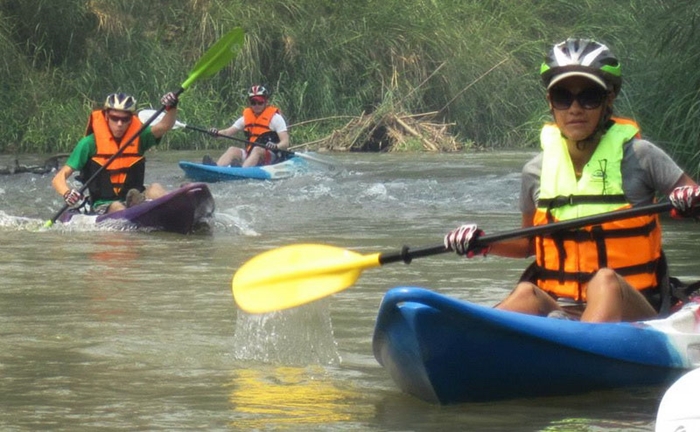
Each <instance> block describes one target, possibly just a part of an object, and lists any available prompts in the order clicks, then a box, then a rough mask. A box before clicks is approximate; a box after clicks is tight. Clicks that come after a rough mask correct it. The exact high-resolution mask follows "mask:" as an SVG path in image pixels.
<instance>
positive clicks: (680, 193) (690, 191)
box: [668, 186, 700, 218]
mask: <svg viewBox="0 0 700 432" xmlns="http://www.w3.org/2000/svg"><path fill="white" fill-rule="evenodd" d="M668 199H669V201H671V205H672V206H673V209H671V216H672V217H674V218H684V217H698V216H700V186H681V187H677V188H675V189H674V190H673V191H672V192H671V194H670V195H669V196H668Z"/></svg>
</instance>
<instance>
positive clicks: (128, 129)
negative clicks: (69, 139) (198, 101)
mask: <svg viewBox="0 0 700 432" xmlns="http://www.w3.org/2000/svg"><path fill="white" fill-rule="evenodd" d="M177 102H178V98H177V95H176V94H175V93H172V92H171V93H168V94H166V95H165V96H163V98H162V99H161V103H162V104H163V105H165V107H166V109H167V113H166V114H165V116H164V117H163V120H162V121H160V122H158V123H156V124H155V125H153V126H151V127H148V128H146V129H145V130H144V131H143V132H141V134H140V135H139V136H138V137H137V138H135V139H133V140H131V142H130V143H129V147H128V148H127V149H125V150H124V151H122V153H121V154H120V155H119V156H118V157H116V158H115V159H114V160H112V161H111V162H110V163H109V164H108V165H106V164H107V161H108V160H109V159H110V158H111V157H112V156H114V154H115V153H116V152H117V150H119V148H120V146H122V145H125V144H126V141H125V142H124V143H122V141H124V140H125V139H126V140H130V139H131V137H133V136H134V134H135V133H136V132H138V131H139V130H140V128H141V126H142V124H141V122H140V121H139V118H138V116H136V115H134V114H135V113H136V99H134V97H133V96H129V95H127V94H124V93H113V94H110V95H108V96H107V99H106V100H105V103H104V106H103V107H102V109H98V110H95V111H93V112H92V114H91V115H90V119H89V120H88V127H87V131H86V136H85V137H84V138H83V139H81V140H80V141H79V142H78V144H77V145H76V146H75V148H74V149H73V152H72V153H71V155H70V156H69V157H68V160H66V164H65V165H64V166H63V168H61V169H60V170H59V171H58V172H57V173H56V175H55V176H54V178H53V181H52V185H53V188H54V189H55V190H56V192H58V193H59V194H60V195H61V196H62V197H63V199H64V200H65V202H66V204H68V206H70V207H72V208H75V207H80V206H82V203H83V202H84V197H83V196H82V194H81V193H80V192H79V191H78V190H76V189H72V188H70V187H69V186H68V183H67V181H68V178H70V176H71V175H72V174H73V172H75V171H78V170H79V171H81V177H82V179H83V181H87V180H88V179H90V178H92V176H93V174H95V173H97V172H98V170H99V173H98V174H97V177H96V178H95V179H94V180H93V181H92V182H90V184H89V185H88V190H89V191H90V204H91V211H90V212H91V213H95V214H105V213H112V212H115V211H119V210H124V209H125V208H126V207H131V206H132V205H136V204H139V203H140V202H143V201H144V200H145V199H155V198H159V197H161V196H163V195H165V193H166V191H165V189H163V187H162V186H161V185H159V184H157V183H154V184H151V185H149V186H148V187H146V186H145V185H144V172H145V165H146V160H145V159H144V157H143V154H144V152H145V151H146V150H148V149H149V148H151V147H153V146H154V145H156V144H158V142H159V141H160V138H161V137H162V136H163V135H165V133H166V132H167V131H169V130H170V129H171V128H172V127H173V125H174V124H175V120H176V118H177ZM102 167H104V168H102Z"/></svg>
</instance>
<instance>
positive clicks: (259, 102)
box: [248, 100, 266, 105]
mask: <svg viewBox="0 0 700 432" xmlns="http://www.w3.org/2000/svg"><path fill="white" fill-rule="evenodd" d="M248 102H249V103H250V104H251V105H265V102H266V101H262V102H261V101H254V100H250V101H248Z"/></svg>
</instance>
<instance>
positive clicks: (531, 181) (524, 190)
mask: <svg viewBox="0 0 700 432" xmlns="http://www.w3.org/2000/svg"><path fill="white" fill-rule="evenodd" d="M541 172H542V153H539V154H538V155H537V156H535V157H534V158H532V159H530V161H528V162H527V163H526V164H525V166H523V170H522V174H521V181H520V202H519V207H520V211H521V212H522V213H523V214H534V213H535V210H536V209H537V204H536V203H537V198H538V197H539V195H540V174H541Z"/></svg>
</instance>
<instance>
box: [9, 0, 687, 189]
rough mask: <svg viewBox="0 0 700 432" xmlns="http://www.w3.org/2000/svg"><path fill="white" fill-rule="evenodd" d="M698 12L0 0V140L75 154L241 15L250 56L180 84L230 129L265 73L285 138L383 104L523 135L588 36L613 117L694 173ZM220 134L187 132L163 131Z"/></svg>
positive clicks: (617, 6)
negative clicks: (561, 47)
mask: <svg viewBox="0 0 700 432" xmlns="http://www.w3.org/2000/svg"><path fill="white" fill-rule="evenodd" d="M699 19H700V3H698V2H697V1H695V0H626V1H621V0H580V1H578V2H571V1H563V0H561V1H560V0H546V1H542V0H523V1H512V0H440V1H437V0H402V1H395V0H353V1H332V0H261V1H256V2H246V1H243V0H204V1H202V0H168V1H164V0H154V1H150V2H140V1H136V0H64V1H60V2H57V1H55V0H0V58H1V59H2V60H0V77H2V80H0V86H1V89H2V91H1V92H0V102H2V107H3V108H2V110H0V152H1V153H21V152H33V153H56V152H65V151H69V150H70V149H71V148H72V147H73V145H74V144H75V142H76V141H77V140H78V138H79V137H80V136H81V135H82V132H83V128H84V122H85V121H86V119H87V115H88V112H89V111H90V109H91V108H93V107H95V106H96V105H99V104H101V103H102V100H103V98H104V97H105V96H106V95H107V94H108V93H110V92H114V91H124V92H129V93H132V94H134V95H135V96H136V97H137V99H138V100H139V101H140V105H141V106H142V107H144V108H145V107H148V106H151V105H156V104H158V101H159V98H160V96H161V95H162V94H163V93H165V92H167V91H169V90H176V89H177V88H178V87H179V85H180V84H181V83H182V81H183V80H184V79H185V78H186V77H187V74H188V72H189V69H190V68H191V67H192V66H193V65H194V63H195V62H196V60H197V59H198V58H199V56H200V55H201V54H202V53H203V52H204V51H205V50H206V49H207V48H208V47H209V46H211V45H212V44H213V43H214V42H215V41H216V40H217V39H218V37H220V36H221V35H223V34H224V33H225V32H226V31H228V30H229V29H230V28H232V27H234V26H241V27H243V28H244V29H245V30H246V43H245V46H244V49H243V51H242V52H241V53H240V55H239V56H238V58H237V59H236V61H235V63H234V64H232V65H230V66H228V67H227V68H225V69H224V70H223V71H222V72H221V73H219V74H218V75H217V76H215V77H213V78H212V79H210V80H207V81H203V82H198V83H197V84H196V85H194V86H192V88H190V89H188V91H187V92H186V93H184V94H183V96H182V104H181V116H180V117H181V119H182V120H183V121H185V122H187V123H191V124H196V125H201V126H217V127H223V126H226V125H228V124H230V122H231V121H232V119H233V118H234V117H235V116H237V115H238V114H239V113H240V110H241V108H242V106H243V104H244V102H245V98H244V92H245V89H246V88H247V87H249V86H250V85H251V84H252V83H258V82H261V83H265V84H267V85H268V86H269V87H270V88H271V89H273V91H274V99H273V100H274V103H275V104H276V105H278V106H280V107H281V108H282V110H283V112H284V114H285V116H286V117H287V118H288V120H289V122H290V124H292V125H294V124H299V126H297V127H293V129H292V132H293V140H294V142H295V143H301V142H308V141H314V140H318V139H319V138H321V137H324V136H326V135H328V134H330V133H331V132H332V131H333V130H335V129H338V128H341V127H343V126H344V125H345V124H346V123H347V122H348V117H347V116H351V117H358V116H360V115H362V114H363V113H365V114H368V113H373V112H375V111H378V110H381V111H389V112H396V113H413V114H421V113H427V112H437V114H436V116H437V119H438V120H439V121H442V122H444V123H449V124H454V126H452V127H451V129H450V132H451V133H453V134H454V135H455V136H456V137H457V139H458V140H459V141H462V142H465V143H467V142H469V143H475V144H476V145H477V146H478V147H479V148H522V147H533V146H535V145H536V143H537V135H538V131H539V127H540V125H541V123H542V122H543V121H545V120H547V119H548V118H549V115H548V113H547V108H546V105H545V103H544V98H543V95H544V91H543V89H542V87H541V85H540V82H539V77H538V75H537V73H538V70H539V65H540V63H541V61H542V58H543V55H544V53H545V51H546V50H547V48H548V47H549V46H550V45H551V44H552V43H553V42H557V41H559V40H563V39H565V38H566V37H568V36H588V37H593V38H595V39H598V40H601V41H603V42H606V43H608V44H609V45H610V46H611V48H612V49H613V51H614V52H615V53H616V54H617V55H618V56H619V57H620V58H621V59H622V61H623V68H624V75H625V84H624V86H623V93H622V95H621V97H620V98H619V99H618V104H617V111H618V114H621V115H626V116H630V117H634V118H635V119H636V120H637V121H639V122H640V124H641V125H642V128H643V133H644V134H645V135H646V136H648V137H649V138H651V139H652V140H654V141H656V142H657V143H659V144H660V145H662V146H663V147H664V148H666V149H667V150H668V151H670V152H671V153H672V154H673V155H674V157H675V158H676V159H677V160H679V161H680V162H681V163H683V164H684V167H685V168H686V169H688V170H689V171H690V172H691V173H693V174H694V175H695V176H696V177H697V176H698V175H699V174H700V152H699V151H698V148H700V146H698V144H699V141H700V138H699V137H700V133H699V132H700V102H699V101H700V98H698V96H699V94H698V92H699V91H700V90H698V89H700V85H699V84H700V69H698V68H697V65H698V64H700V46H699V45H698V44H697V43H695V42H696V41H697V39H698V35H697V22H698V20H699ZM225 145H226V143H222V142H221V140H213V139H210V138H207V137H206V135H202V134H193V133H191V132H187V131H183V130H179V131H174V132H173V133H171V134H169V135H168V138H167V139H166V142H165V143H164V147H165V148H171V149H184V148H189V149H197V148H200V149H204V148H207V147H210V146H211V147H216V148H220V147H223V146H225ZM414 147H418V148H420V146H418V145H408V146H406V148H414ZM467 147H470V146H467Z"/></svg>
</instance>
